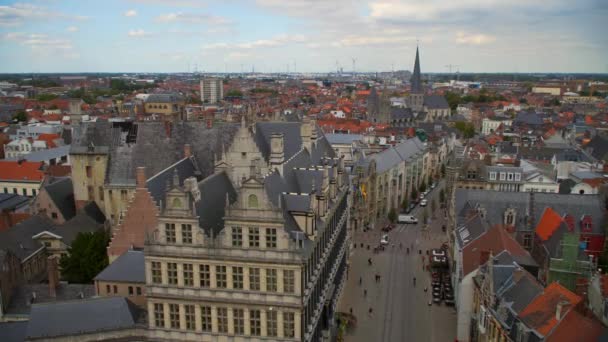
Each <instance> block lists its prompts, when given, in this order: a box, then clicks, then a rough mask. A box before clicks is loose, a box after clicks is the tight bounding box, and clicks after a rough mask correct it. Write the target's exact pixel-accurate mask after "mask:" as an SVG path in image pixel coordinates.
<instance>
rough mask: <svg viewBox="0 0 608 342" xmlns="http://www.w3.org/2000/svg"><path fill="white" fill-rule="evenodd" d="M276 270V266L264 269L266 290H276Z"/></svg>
mask: <svg viewBox="0 0 608 342" xmlns="http://www.w3.org/2000/svg"><path fill="white" fill-rule="evenodd" d="M277 285H278V272H277V269H276V268H267V269H266V291H267V292H278V286H277Z"/></svg>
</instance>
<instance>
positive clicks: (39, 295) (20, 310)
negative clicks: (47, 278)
mask: <svg viewBox="0 0 608 342" xmlns="http://www.w3.org/2000/svg"><path fill="white" fill-rule="evenodd" d="M33 293H36V299H35V300H33V299H32V294H33ZM55 293H56V296H55V297H52V296H51V295H50V294H49V285H48V284H24V285H20V286H18V287H17V288H16V290H15V292H14V293H13V296H12V297H11V302H10V305H9V307H8V309H7V313H8V314H11V315H28V314H29V313H30V311H31V310H32V304H36V303H38V304H42V303H54V302H61V301H64V300H81V299H82V298H91V297H94V296H95V295H96V294H95V285H93V284H68V283H65V282H60V283H59V285H58V286H57V288H56V289H55Z"/></svg>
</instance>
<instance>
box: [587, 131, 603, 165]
mask: <svg viewBox="0 0 608 342" xmlns="http://www.w3.org/2000/svg"><path fill="white" fill-rule="evenodd" d="M585 150H587V151H589V153H590V154H591V155H592V156H593V158H595V159H597V160H604V161H605V160H608V137H604V136H602V135H599V134H598V135H596V136H595V137H593V138H592V139H591V141H589V143H587V144H586V145H585Z"/></svg>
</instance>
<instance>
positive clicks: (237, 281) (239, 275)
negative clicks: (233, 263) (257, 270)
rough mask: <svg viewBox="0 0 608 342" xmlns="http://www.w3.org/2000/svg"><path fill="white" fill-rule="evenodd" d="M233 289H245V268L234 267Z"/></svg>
mask: <svg viewBox="0 0 608 342" xmlns="http://www.w3.org/2000/svg"><path fill="white" fill-rule="evenodd" d="M232 288H234V289H239V290H242V289H243V268H242V267H233V268H232Z"/></svg>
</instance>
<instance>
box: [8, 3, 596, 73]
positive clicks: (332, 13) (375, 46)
mask: <svg viewBox="0 0 608 342" xmlns="http://www.w3.org/2000/svg"><path fill="white" fill-rule="evenodd" d="M607 13H608V6H607V5H606V4H603V3H601V2H600V1H597V0H585V1H579V2H576V3H571V2H566V1H562V0H554V1H551V6H548V5H547V4H545V3H541V2H530V1H510V2H509V4H505V3H503V2H500V1H478V0H468V1H464V2H459V3H458V4H454V3H453V2H447V1H441V0H433V1H427V2H424V3H418V2H413V1H355V2H351V1H348V2H347V1H332V2H318V1H305V0H296V1H290V2H282V1H275V0H258V1H236V0H235V1H228V2H218V1H189V0H179V1H164V0H131V1H107V2H104V3H86V4H84V3H83V4H79V3H76V2H74V1H67V2H56V1H30V2H22V3H18V2H12V1H8V2H2V4H1V5H0V51H1V52H0V58H2V60H3V61H4V62H3V63H2V66H1V67H0V72H2V73H7V72H26V73H27V72H36V73H45V72H184V71H195V70H198V71H205V72H242V71H251V70H252V69H253V68H255V70H256V71H260V72H287V71H290V72H294V71H297V72H329V71H335V70H336V69H339V68H342V69H343V70H344V71H351V70H353V69H354V70H355V71H361V72H370V71H391V70H411V69H412V66H413V57H414V54H415V49H416V45H417V44H419V45H420V48H421V50H420V53H421V57H422V59H423V61H424V62H423V64H422V65H421V68H422V71H423V72H446V71H456V70H460V71H461V72H566V73H567V72H594V73H604V72H608V65H607V64H606V62H605V61H604V60H603V59H602V57H603V56H606V55H608V38H606V37H605V36H602V34H601V32H600V31H601V30H600V28H601V27H602V26H601V20H602V19H604V18H606V14H607Z"/></svg>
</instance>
